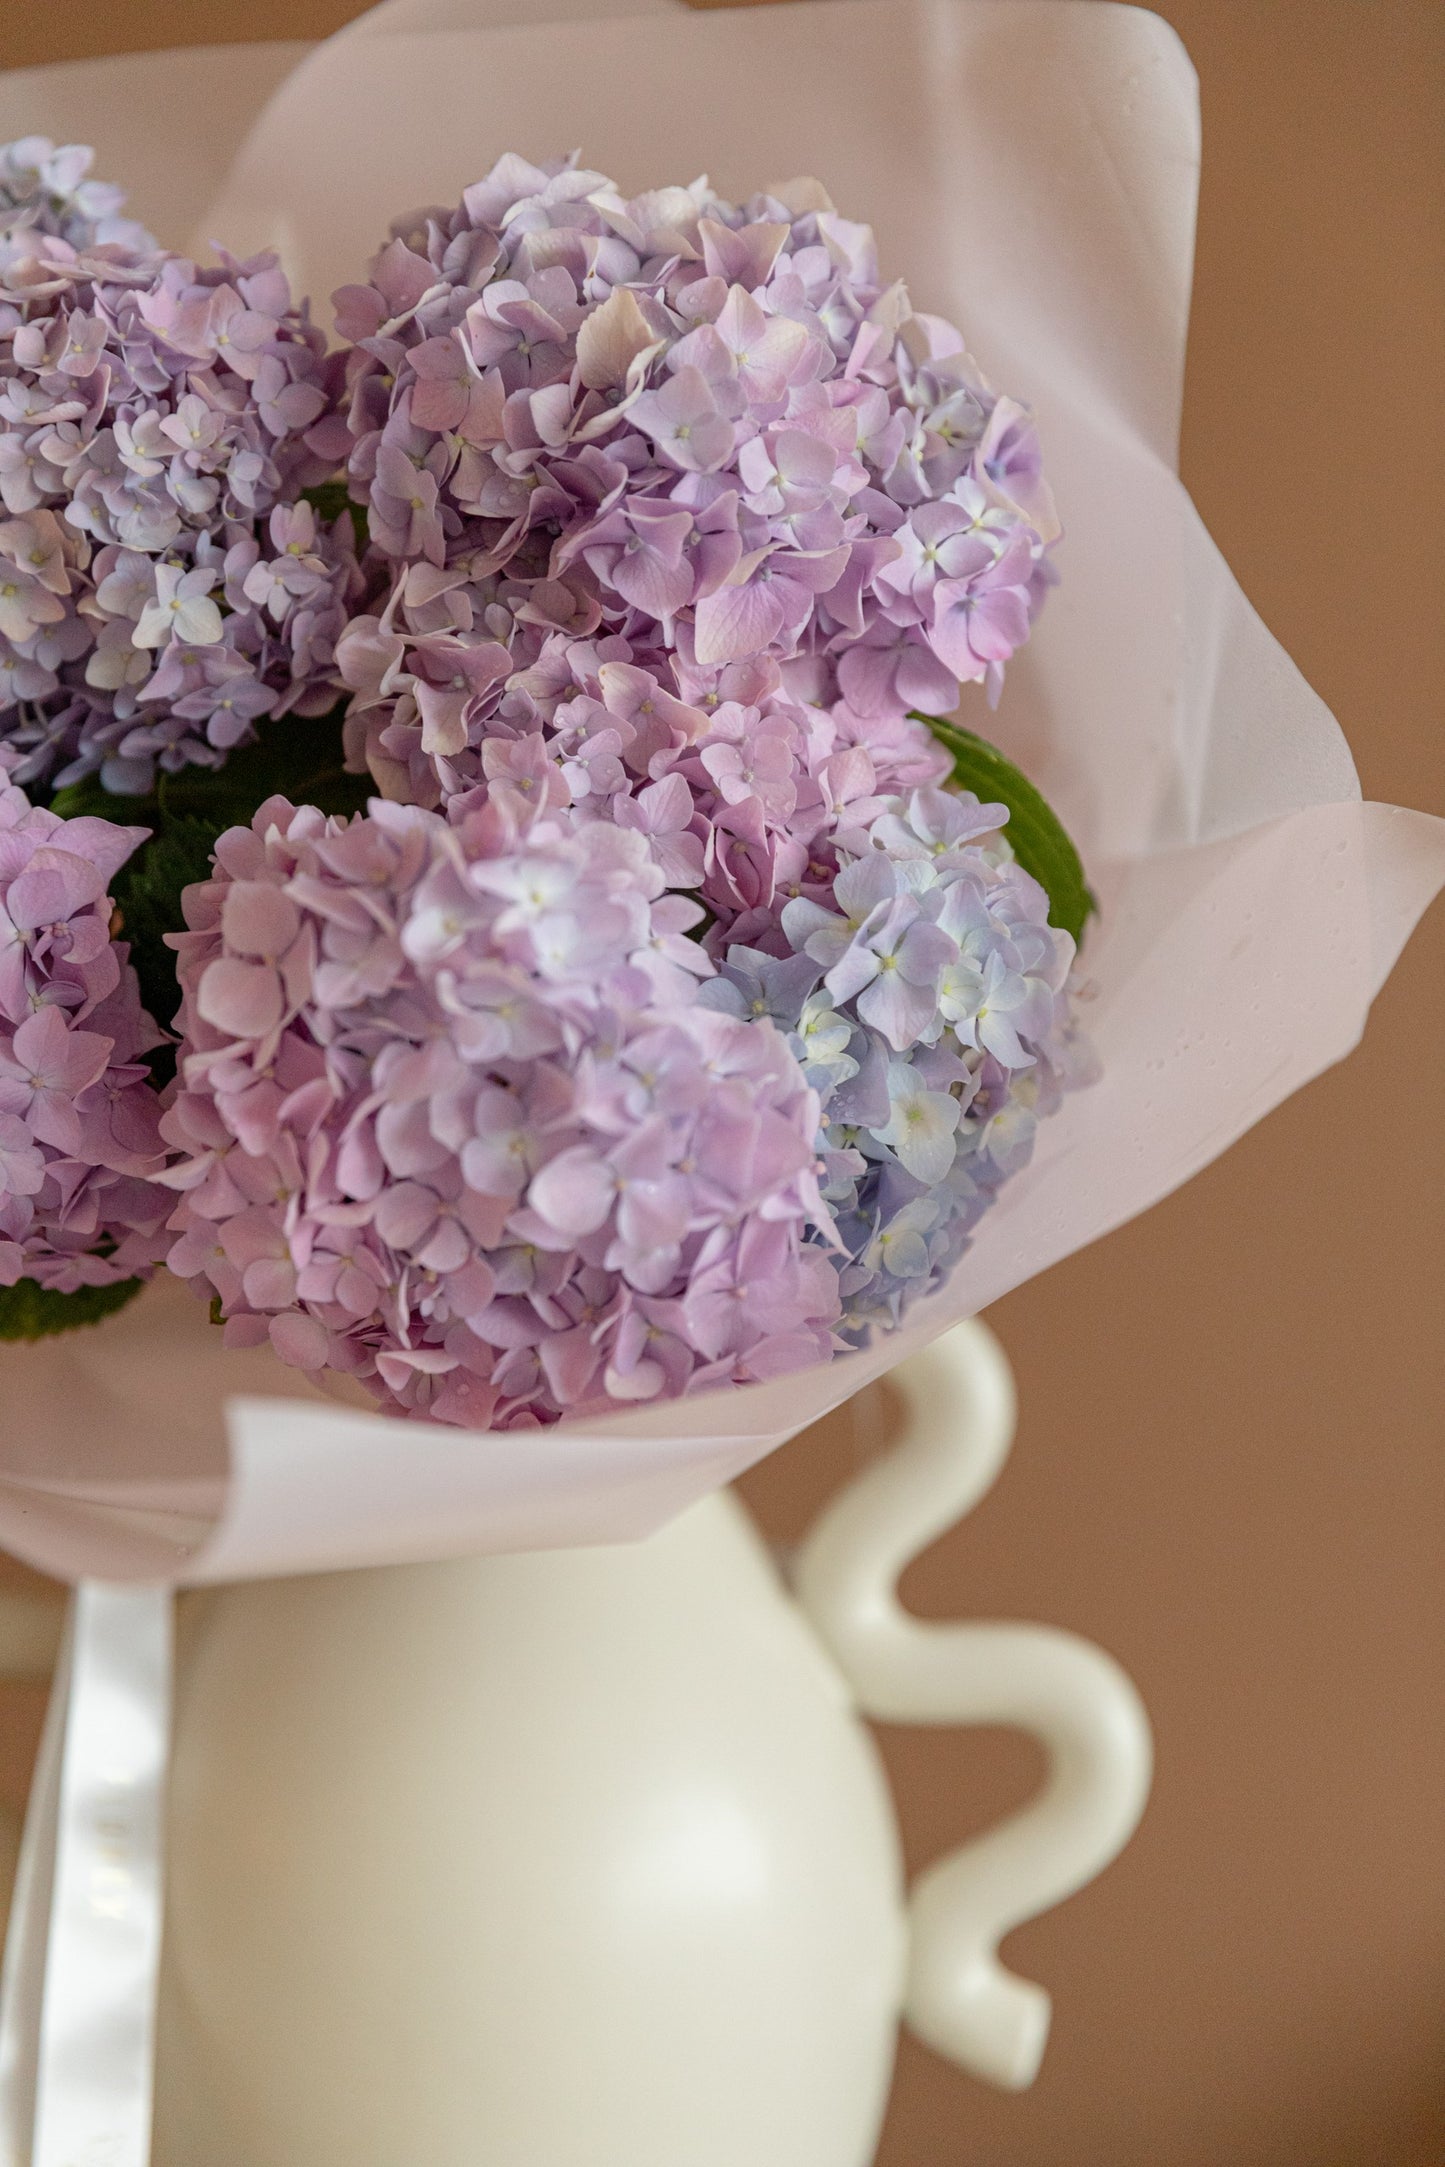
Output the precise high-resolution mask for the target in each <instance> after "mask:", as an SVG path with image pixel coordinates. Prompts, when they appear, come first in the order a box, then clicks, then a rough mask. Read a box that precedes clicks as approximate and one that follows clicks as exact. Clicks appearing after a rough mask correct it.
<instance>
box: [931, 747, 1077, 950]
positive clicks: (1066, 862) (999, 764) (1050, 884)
mask: <svg viewBox="0 0 1445 2167" xmlns="http://www.w3.org/2000/svg"><path fill="white" fill-rule="evenodd" d="M914 720H915V721H917V722H924V723H927V725H928V727H929V729H930V730H931V731H932V732H933V734H934V736H935V737H936V738H937V739H938V742H939V744H940V745H942V747H943V748H944V750H945V752H947V753H949V754H950V755H951V757H952V760H953V773H952V775H951V777H950V778H949V780H950V782H951V783H952V784H953V786H954V788H955V789H958V790H971V791H972V792H973V794H974V796H975V797H976V798H978V799H979V800H980V801H981V802H982V803H983V804H985V805H995V804H996V805H1006V806H1007V807H1008V815H1009V817H1008V827H1007V828H1006V829H1005V831H1004V832H1005V834H1006V835H1007V837H1008V840H1009V843H1010V844H1011V846H1012V848H1013V854H1014V856H1015V857H1016V858H1017V860H1018V862H1019V864H1020V865H1021V866H1022V867H1023V869H1024V871H1025V872H1026V873H1030V874H1032V876H1033V878H1034V879H1035V880H1036V881H1037V882H1038V884H1039V886H1040V887H1041V888H1042V889H1043V891H1044V893H1045V895H1047V897H1048V899H1049V922H1050V924H1052V925H1056V926H1058V927H1059V928H1060V929H1061V930H1062V931H1063V932H1065V933H1069V934H1072V936H1073V938H1074V939H1075V940H1076V941H1077V940H1079V939H1080V938H1081V937H1082V935H1083V931H1084V927H1085V924H1086V923H1087V921H1088V920H1089V918H1090V917H1091V916H1092V915H1093V913H1094V912H1095V911H1096V910H1097V909H1098V907H1099V906H1098V904H1097V902H1096V901H1095V899H1094V895H1093V892H1092V890H1091V889H1090V887H1089V883H1088V881H1087V880H1086V879H1085V877H1084V867H1083V861H1082V860H1081V858H1080V857H1079V853H1078V851H1077V850H1076V849H1075V848H1074V845H1073V843H1072V841H1071V840H1070V838H1069V835H1068V831H1067V830H1066V829H1065V827H1064V825H1063V822H1062V821H1061V820H1060V819H1059V816H1058V814H1057V813H1056V812H1055V811H1054V810H1053V807H1052V806H1051V805H1050V804H1049V802H1048V800H1047V799H1046V798H1045V797H1044V796H1043V794H1042V793H1041V792H1040V791H1039V790H1037V789H1035V787H1034V785H1033V784H1032V783H1031V782H1030V781H1029V779H1028V777H1027V775H1025V774H1024V773H1023V772H1022V771H1021V769H1019V768H1016V767H1015V766H1014V764H1013V762H1012V761H1011V760H1006V759H1005V758H1004V756H1003V754H1002V753H1001V752H1000V751H999V749H998V747H997V746H996V745H990V744H989V742H988V740H987V738H982V737H975V736H974V734H973V732H972V730H964V729H961V728H960V726H959V725H958V724H957V723H956V722H945V721H944V720H942V718H941V717H939V716H937V715H922V714H915V716H914Z"/></svg>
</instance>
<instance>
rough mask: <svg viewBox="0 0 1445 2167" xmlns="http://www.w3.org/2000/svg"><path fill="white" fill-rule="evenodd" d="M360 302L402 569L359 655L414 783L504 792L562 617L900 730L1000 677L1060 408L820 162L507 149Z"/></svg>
mask: <svg viewBox="0 0 1445 2167" xmlns="http://www.w3.org/2000/svg"><path fill="white" fill-rule="evenodd" d="M336 301H337V306H338V326H339V328H340V330H341V332H342V335H343V336H344V337H346V338H349V339H350V340H352V342H353V351H352V354H351V359H350V363H349V391H348V400H349V403H348V409H347V418H348V425H349V429H350V434H351V441H352V449H351V458H350V473H351V479H352V487H353V490H354V492H355V493H356V495H357V496H358V497H359V498H361V499H362V500H363V501H364V502H365V503H366V505H367V507H368V512H369V518H370V527H371V536H372V541H373V544H374V545H375V549H376V552H377V555H378V558H379V560H380V563H379V574H380V576H381V577H382V578H383V579H384V581H385V588H384V592H383V594H382V596H381V598H380V603H379V606H378V608H377V609H376V610H375V611H368V613H367V614H366V615H364V616H361V617H359V618H358V619H357V620H356V621H355V622H354V623H353V625H352V626H351V627H349V628H348V631H347V634H346V636H345V638H344V640H343V643H342V649H341V657H342V663H343V668H344V670H345V674H346V677H347V682H348V684H349V685H350V686H351V688H352V690H353V693H354V695H355V698H354V703H353V714H354V718H355V747H356V751H357V753H358V755H364V756H365V757H366V759H367V760H368V762H369V764H370V765H371V768H372V771H373V773H374V774H375V775H376V776H377V778H378V780H379V781H380V782H381V784H382V786H383V787H384V788H385V789H387V790H388V791H389V792H401V791H404V793H405V794H407V795H409V796H412V797H415V798H420V799H422V800H423V801H424V802H429V803H436V802H439V801H441V800H443V799H445V797H446V796H448V795H449V794H450V793H451V791H453V790H455V789H457V788H466V787H468V786H469V785H470V783H471V782H473V781H475V780H476V779H477V777H478V772H479V761H480V752H481V747H482V745H483V743H484V741H485V739H486V738H487V737H488V736H490V735H492V734H494V730H495V728H496V725H497V720H498V717H499V716H500V717H502V718H503V726H504V727H505V725H506V722H507V721H508V720H509V719H510V718H511V713H512V709H511V708H510V707H509V703H510V702H513V701H514V697H515V694H516V691H517V687H518V684H519V682H520V683H522V684H523V685H525V686H526V687H527V689H528V690H529V691H530V690H532V678H533V675H534V673H535V672H536V671H537V669H538V668H539V666H545V659H546V657H547V654H548V651H549V647H550V645H551V643H552V642H553V641H554V640H555V639H556V638H558V637H559V636H562V637H565V638H569V639H572V640H589V641H596V642H598V643H599V644H601V645H602V646H603V647H605V643H606V642H607V641H609V640H611V639H613V638H619V639H621V640H623V641H625V642H626V643H627V646H626V652H627V656H628V658H629V659H630V660H631V661H632V662H633V663H634V664H636V665H639V666H641V667H645V668H646V669H647V670H649V671H650V672H651V674H652V675H653V676H654V677H655V678H656V679H657V681H658V684H659V686H660V687H661V690H662V692H663V694H664V695H665V696H666V698H668V699H674V700H675V699H681V700H684V701H686V702H689V703H692V702H693V701H694V698H695V695H696V694H697V693H699V692H702V691H704V690H707V691H709V692H712V693H714V694H717V693H718V692H719V690H720V686H721V683H722V681H723V680H724V679H725V678H726V677H727V676H728V674H729V673H731V672H738V671H752V672H754V673H758V672H763V673H770V674H771V680H772V682H773V684H774V685H775V686H781V687H782V688H783V689H784V690H785V691H786V692H788V693H789V694H790V695H791V696H792V697H793V698H794V699H797V700H802V701H805V702H806V703H808V704H810V705H812V706H816V707H821V708H822V709H824V710H825V711H832V710H833V709H834V708H835V707H837V706H838V705H839V704H840V703H841V704H844V705H846V707H847V708H848V710H849V712H850V713H851V714H852V715H853V716H854V717H855V718H856V717H861V718H864V719H865V720H867V721H869V722H876V723H878V724H880V725H882V726H884V727H885V728H896V727H897V726H898V725H899V724H900V723H901V722H902V721H903V720H904V718H905V717H906V715H907V713H908V711H909V709H910V708H923V709H926V710H932V711H934V712H938V713H949V712H951V711H952V709H953V708H954V706H955V704H956V702H957V699H958V688H959V685H960V683H961V682H968V681H973V680H979V681H982V682H983V683H985V684H986V685H987V687H988V688H989V691H990V693H991V694H992V695H996V693H997V689H998V686H999V683H1000V681H1001V676H1002V671H1003V666H1004V664H1005V663H1006V661H1007V659H1008V657H1009V655H1010V654H1011V653H1013V651H1014V650H1015V649H1016V648H1017V647H1018V646H1019V644H1020V643H1021V642H1022V641H1023V640H1024V639H1025V638H1026V637H1027V634H1028V630H1029V624H1030V620H1031V617H1032V615H1033V613H1034V612H1035V610H1036V609H1037V607H1038V605H1039V602H1040V600H1041V598H1042V595H1043V593H1044V590H1045V587H1046V586H1047V584H1048V571H1047V551H1048V549H1049V547H1050V545H1051V544H1052V542H1053V541H1054V540H1055V538H1056V537H1057V534H1058V531H1059V530H1058V522H1057V520H1056V518H1055V516H1054V512H1053V507H1052V503H1051V501H1050V499H1049V495H1048V490H1047V487H1046V485H1045V483H1044V481H1043V478H1042V473H1041V469H1040V463H1039V456H1038V443H1037V438H1036V435H1035V432H1034V429H1033V425H1032V422H1031V420H1030V418H1029V416H1028V414H1027V412H1026V411H1025V410H1024V409H1023V408H1022V407H1021V406H1020V405H1018V404H1017V402H1015V401H1013V400H1011V399H1008V398H1006V397H1002V396H999V395H998V394H996V393H995V392H994V391H993V390H992V389H991V388H990V387H989V386H988V384H987V383H986V382H985V380H984V378H983V376H982V374H981V373H980V371H979V369H978V367H977V365H976V364H975V363H974V362H973V360H972V359H971V358H970V356H969V355H968V353H967V351H966V350H965V347H964V343H963V339H962V337H961V335H960V334H959V333H958V332H957V331H955V330H954V329H953V328H952V327H951V326H950V325H948V324H946V323H944V322H943V321H942V320H941V319H940V318H937V317H932V316H922V315H919V314H917V313H916V312H915V311H914V310H913V308H912V305H911V303H910V302H909V300H908V296H907V294H906V293H905V291H904V289H903V288H902V287H901V286H900V285H897V284H893V285H887V284H885V283H884V281H883V279H882V276H881V274H880V272H879V269H878V265H877V260H876V251H875V249H874V244H873V238H872V235H871V233H870V232H869V230H868V228H867V227H865V226H859V225H855V224H853V223H851V222H850V221H849V220H847V219H845V218H842V217H840V216H839V214H838V213H837V212H836V211H835V210H834V208H833V206H832V205H831V203H830V202H829V201H828V199H827V197H826V195H825V194H824V193H823V191H822V190H821V189H820V188H819V187H818V186H817V184H816V183H812V182H802V183H797V184H795V185H794V186H793V187H791V188H788V189H785V190H782V191H780V192H779V193H778V194H775V195H764V196H758V197H755V198H754V199H753V200H752V201H751V202H749V203H748V204H746V205H743V206H738V205H734V204H730V203H726V202H724V201H722V200H721V199H720V198H719V197H717V196H715V195H714V194H713V193H712V191H711V190H710V189H709V188H708V186H707V184H706V183H705V182H701V181H700V182H697V183H695V184H694V185H693V186H692V187H691V188H663V189H657V190H653V191H651V192H649V193H648V194H646V195H643V196H639V197H635V198H632V199H624V198H623V197H622V196H621V195H620V194H619V192H618V191H617V189H616V188H615V187H614V185H613V184H612V182H610V181H609V180H608V179H607V178H606V177H605V176H604V175H602V174H600V173H593V172H588V171H585V170H581V169H579V168H577V167H575V166H573V165H551V166H534V165H531V164H529V163H528V162H527V161H525V160H523V159H521V158H518V157H515V156H508V157H505V158H503V159H501V160H500V161H499V162H498V164H497V165H496V166H495V167H494V168H493V170H492V172H491V173H490V174H489V175H488V176H487V178H486V180H484V181H482V182H479V183H478V184H477V185H476V186H475V187H473V188H470V189H468V190H467V192H466V195H465V196H464V198H463V200H462V203H461V204H460V205H459V206H458V207H457V208H456V209H455V210H453V211H450V212H433V213H429V214H428V215H427V216H426V217H425V218H423V219H418V220H416V221H414V222H413V223H411V224H410V225H408V226H405V227H403V228H398V229H397V231H396V233H395V235H394V237H393V239H392V240H391V242H390V243H389V244H388V246H387V247H385V248H384V249H383V250H382V251H381V253H380V255H379V256H378V257H377V259H376V261H375V263H374V264H373V266H372V274H371V282H370V283H369V284H368V285H364V286H350V287H343V288H342V289H341V291H340V293H339V294H338V295H337V296H336ZM721 697H724V698H726V697H727V695H726V694H725V693H724V694H721Z"/></svg>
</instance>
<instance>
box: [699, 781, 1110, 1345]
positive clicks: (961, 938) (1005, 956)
mask: <svg viewBox="0 0 1445 2167" xmlns="http://www.w3.org/2000/svg"><path fill="white" fill-rule="evenodd" d="M1006 818H1007V815H1006V814H1005V812H1004V809H1003V807H1002V806H998V805H980V804H979V803H978V800H977V799H976V798H973V797H971V796H969V795H965V794H959V795H957V796H954V795H952V794H951V793H949V792H946V791H943V790H939V789H936V788H933V787H924V788H921V789H916V790H914V791H912V792H911V793H910V794H909V795H908V796H907V797H906V798H903V797H900V798H894V799H890V800H888V801H886V802H885V803H884V805H883V806H882V807H881V809H878V810H877V811H875V812H873V813H872V815H871V817H869V818H868V819H867V820H866V821H865V822H864V823H863V824H862V825H858V826H854V827H852V828H851V829H849V830H847V831H843V832H840V833H837V834H835V838H834V854H835V858H836V863H837V871H836V873H835V874H834V876H833V878H832V880H831V882H830V884H829V885H828V887H827V888H826V889H814V890H812V891H811V892H800V893H798V894H796V895H794V896H793V897H792V898H791V899H790V900H788V901H787V902H785V903H784V904H783V906H782V910H781V926H782V931H783V934H784V936H785V937H786V945H787V948H788V949H789V951H790V953H789V954H788V955H787V957H786V958H782V957H780V956H768V955H763V954H760V953H758V952H757V951H755V950H752V949H749V948H747V947H743V946H738V945H734V946H731V947H729V948H728V950H727V953H726V956H725V958H724V960H723V964H722V968H721V971H720V972H719V974H718V975H717V977H715V978H714V979H712V980H710V981H709V982H708V983H707V984H706V985H704V987H703V988H702V992H701V996H700V997H701V999H702V1000H703V1001H704V1002H707V1003H709V1004H712V1005H716V1006H718V1007H719V1008H721V1009H723V1010H724V1011H725V1012H727V1013H730V1014H733V1015H736V1016H739V1017H742V1016H750V1015H763V1014H765V1015H767V1016H768V1017H769V1018H770V1019H771V1020H772V1022H773V1023H774V1025H775V1026H776V1027H777V1028H778V1029H780V1030H783V1031H786V1032H787V1033H788V1035H789V1043H790V1045H791V1046H792V1049H793V1051H794V1053H795V1054H796V1055H797V1057H798V1060H799V1062H800V1064H801V1066H802V1069H803V1073H804V1074H805V1076H806V1077H807V1078H808V1081H809V1082H810V1083H811V1084H812V1086H813V1088H814V1089H815V1090H816V1091H817V1093H818V1097H819V1102H820V1105H821V1107H822V1127H821V1131H820V1136H819V1156H820V1160H821V1162H822V1165H823V1169H824V1173H823V1182H822V1189H823V1195H824V1197H825V1198H826V1199H827V1202H828V1204H829V1206H830V1208H831V1210H832V1213H833V1219H834V1230H833V1231H834V1238H835V1239H836V1240H838V1241H840V1242H841V1243H842V1247H843V1252H844V1253H843V1254H842V1255H841V1256H836V1255H835V1261H836V1262H837V1265H838V1269H839V1286H840V1292H841V1296H842V1301H843V1317H842V1320H841V1322H840V1324H839V1327H838V1329H839V1331H840V1332H841V1333H842V1334H843V1335H844V1336H846V1337H847V1338H849V1339H852V1340H857V1339H859V1338H861V1337H863V1336H865V1335H866V1333H867V1332H868V1330H869V1329H870V1328H871V1327H872V1326H874V1325H883V1326H887V1325H889V1324H892V1323H895V1322H896V1321H897V1319H898V1317H899V1315H900V1314H901V1312H902V1310H903V1309H904V1307H905V1306H906V1305H907V1303H908V1302H910V1301H911V1300H913V1299H914V1298H915V1297H916V1296H917V1295H919V1294H922V1293H926V1292H929V1291H931V1290H932V1289H933V1288H934V1287H936V1286H937V1285H938V1284H939V1283H940V1282H941V1280H942V1279H943V1278H944V1277H945V1276H946V1274H947V1273H948V1271H949V1270H950V1269H951V1268H952V1266H953V1265H954V1264H955V1263H956V1262H957V1260H958V1258H959V1256H960V1254H961V1253H962V1251H963V1249H964V1247H965V1246H966V1244H967V1242H968V1239H969V1237H970V1236H971V1234H972V1231H973V1229H974V1227H975V1226H976V1225H977V1223H978V1221H979V1219H980V1218H981V1217H982V1215H983V1213H984V1211H985V1210H986V1209H987V1207H988V1205H989V1204H990V1203H991V1202H992V1200H993V1198H994V1197H995V1196H996V1195H997V1193H998V1190H999V1188H1000V1187H1001V1185H1002V1183H1003V1182H1004V1181H1005V1180H1006V1179H1007V1177H1008V1176H1009V1175H1010V1174H1011V1173H1013V1172H1014V1171H1015V1170H1016V1169H1017V1168H1018V1167H1020V1166H1022V1165H1024V1164H1025V1163H1026V1161H1027V1159H1028V1157H1029V1154H1030V1151H1031V1149H1032V1145H1033V1137H1034V1132H1035V1129H1036V1127H1037V1124H1038V1121H1039V1120H1040V1119H1041V1118H1042V1117H1043V1116H1044V1115H1046V1114H1047V1113H1049V1112H1051V1111H1052V1110H1053V1108H1054V1107H1055V1106H1056V1105H1057V1103H1058V1100H1059V1096H1060V1093H1061V1092H1062V1090H1064V1089H1065V1088H1066V1087H1068V1086H1069V1085H1071V1084H1073V1083H1078V1082H1082V1081H1084V1080H1086V1079H1087V1077H1088V1075H1089V1073H1090V1056H1089V1053H1088V1049H1087V1047H1086V1045H1085V1043H1084V1041H1083V1040H1082V1038H1081V1036H1080V1034H1079V1031H1078V1028H1077V1024H1076V1021H1075V1017H1074V1011H1073V1005H1072V1001H1071V997H1070V990H1069V984H1068V981H1069V973H1070V968H1071V965H1072V962H1073V955H1074V944H1073V942H1072V940H1071V939H1070V938H1069V936H1068V935H1067V934H1066V933H1061V932H1059V931H1057V930H1056V929H1055V928H1054V927H1052V926H1050V924H1049V923H1048V898H1047V896H1046V895H1045V894H1044V892H1043V890H1042V889H1041V888H1040V887H1039V885H1038V883H1037V882H1036V881H1034V880H1032V879H1031V878H1030V877H1029V875H1028V874H1026V873H1025V872H1024V871H1023V870H1022V868H1021V867H1020V866H1019V865H1018V864H1017V863H1016V862H1015V861H1014V859H1013V855H1012V852H1011V851H1010V850H1009V848H1008V845H1007V842H1006V840H1005V836H1004V833H1003V832H1002V830H1003V824H1004V822H1005V821H1006Z"/></svg>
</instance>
